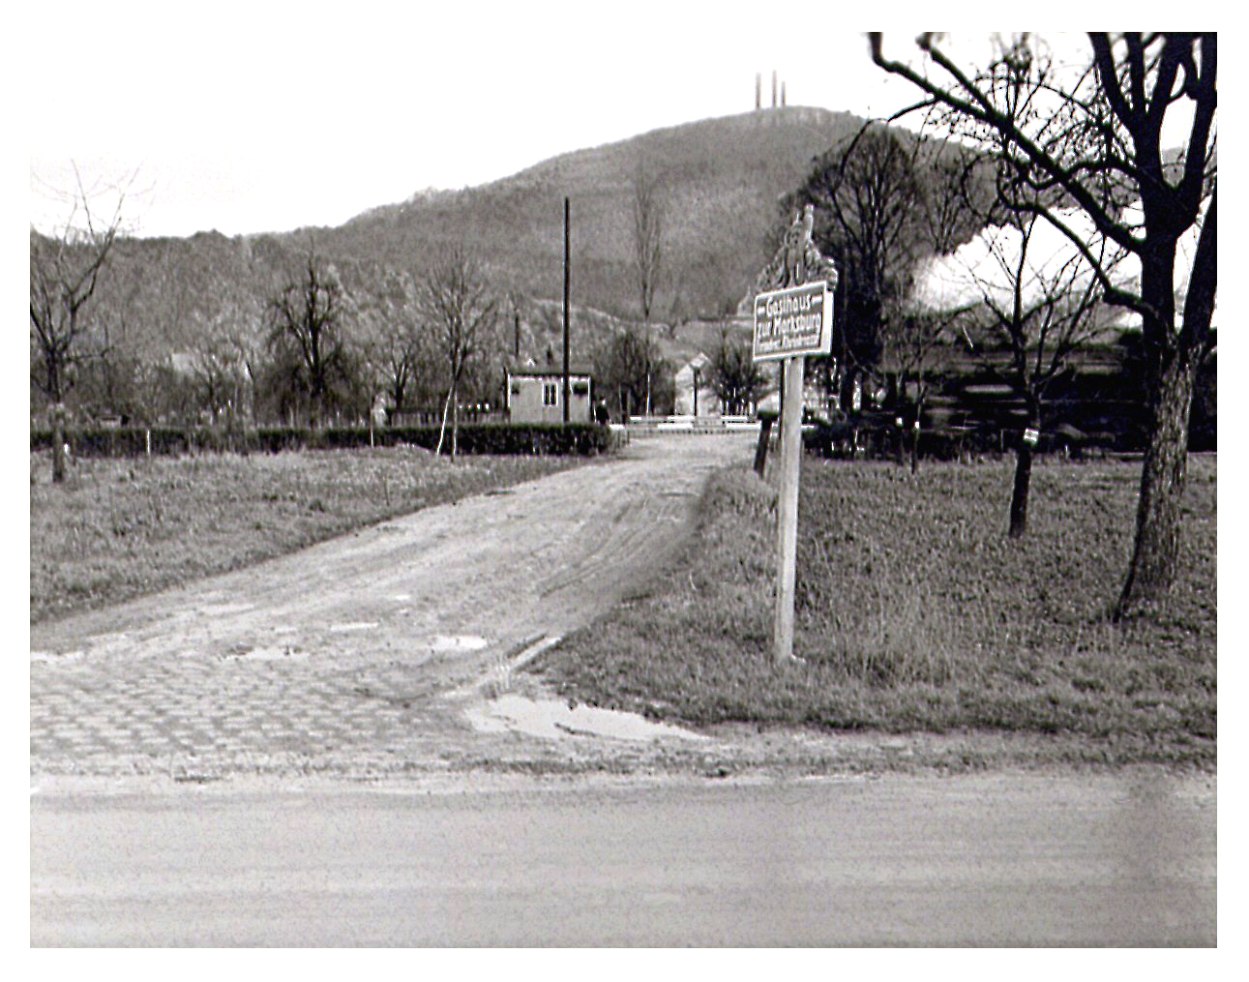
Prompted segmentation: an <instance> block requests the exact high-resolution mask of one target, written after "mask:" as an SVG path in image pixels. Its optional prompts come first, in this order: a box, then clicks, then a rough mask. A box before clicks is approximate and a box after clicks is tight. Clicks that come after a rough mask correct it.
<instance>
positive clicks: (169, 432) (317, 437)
mask: <svg viewBox="0 0 1249 982" xmlns="http://www.w3.org/2000/svg"><path fill="white" fill-rule="evenodd" d="M149 434H150V439H151V452H152V453H153V454H158V455H176V454H184V453H221V452H227V451H229V452H236V453H248V452H256V453H280V452H281V451H284V450H343V449H349V448H356V447H367V446H369V445H370V443H369V430H368V428H367V427H332V428H329V429H324V430H311V429H305V428H299V427H260V428H257V429H249V430H241V431H226V430H221V429H213V428H210V427H190V428H182V427H152V428H151V429H150V430H148V429H146V428H144V427H116V428H110V429H74V428H71V429H70V430H69V433H68V435H67V437H66V439H67V440H68V441H69V444H70V449H71V451H72V452H73V453H74V454H75V455H76V456H79V457H139V456H143V455H144V454H145V453H147V441H148V438H149ZM618 443H619V438H618V437H616V436H615V435H614V434H613V433H612V431H611V430H610V429H609V428H608V427H606V426H597V425H595V424H593V423H570V424H568V425H567V426H564V425H562V424H560V423H532V424H521V423H518V424H511V423H468V424H462V425H461V426H460V427H459V432H458V439H457V450H458V452H459V453H463V454H474V455H476V454H497V455H503V456H513V455H525V456H535V457H544V456H570V455H580V456H593V455H595V454H601V453H609V452H611V451H612V450H614V449H616V447H617V446H618ZM450 444H451V433H450V431H449V430H448V432H447V435H446V439H445V441H444V446H443V453H444V454H445V453H449V452H450ZM373 445H375V446H379V447H394V446H405V445H406V446H417V447H424V448H425V449H427V450H433V449H435V448H436V447H437V446H438V427H437V426H397V427H386V428H378V429H376V430H374V431H373ZM51 446H52V431H51V430H46V429H40V430H31V432H30V449H31V451H32V452H35V451H41V450H48V449H50V448H51Z"/></svg>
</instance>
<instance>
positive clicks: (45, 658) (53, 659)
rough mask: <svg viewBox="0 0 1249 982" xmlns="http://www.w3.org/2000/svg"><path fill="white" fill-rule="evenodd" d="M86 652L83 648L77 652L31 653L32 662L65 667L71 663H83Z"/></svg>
mask: <svg viewBox="0 0 1249 982" xmlns="http://www.w3.org/2000/svg"><path fill="white" fill-rule="evenodd" d="M86 654H87V653H86V652H85V651H83V650H82V649H81V648H80V649H77V650H75V651H33V650H32V651H31V653H30V660H31V661H38V662H48V663H50V664H53V665H64V664H68V663H69V662H74V661H81V660H82V659H83V658H85V657H86Z"/></svg>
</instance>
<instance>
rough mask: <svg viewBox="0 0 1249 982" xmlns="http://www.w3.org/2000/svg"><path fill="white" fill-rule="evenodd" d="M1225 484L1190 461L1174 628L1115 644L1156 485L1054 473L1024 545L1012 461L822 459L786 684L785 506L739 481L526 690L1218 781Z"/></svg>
mask: <svg viewBox="0 0 1249 982" xmlns="http://www.w3.org/2000/svg"><path fill="white" fill-rule="evenodd" d="M1215 476H1216V462H1215V459H1214V458H1213V457H1194V458H1193V459H1192V460H1191V462H1190V471H1189V485H1188V490H1187V492H1186V497H1185V529H1184V540H1183V563H1182V571H1181V574H1180V578H1179V582H1178V583H1177V584H1176V588H1175V591H1174V596H1173V597H1172V598H1171V601H1170V602H1169V603H1168V605H1167V606H1166V609H1165V610H1162V611H1159V612H1157V613H1155V614H1153V615H1151V616H1149V617H1146V618H1140V619H1137V620H1135V621H1133V622H1132V623H1129V624H1126V625H1120V626H1114V625H1112V624H1110V623H1109V622H1108V621H1107V617H1106V615H1107V612H1108V611H1109V609H1110V607H1111V605H1112V604H1113V602H1114V601H1115V599H1116V597H1117V593H1118V590H1119V588H1120V586H1121V585H1122V577H1123V575H1124V573H1125V572H1126V568H1127V560H1128V557H1129V554H1130V548H1131V539H1132V527H1133V519H1134V506H1135V499H1136V488H1137V482H1138V480H1139V465H1138V464H1131V463H1122V462H1098V463H1069V462H1061V461H1057V460H1044V461H1041V462H1038V465H1037V467H1036V470H1035V472H1034V477H1033V493H1032V506H1031V512H1030V531H1029V534H1028V536H1027V538H1026V539H1024V540H1023V541H1010V540H1008V539H1007V538H1006V535H1005V531H1006V526H1007V506H1008V503H1009V496H1010V485H1011V464H1010V462H1009V461H1000V462H992V463H982V464H978V465H974V466H963V465H958V464H948V465H943V464H928V465H925V466H924V467H923V468H922V469H921V471H920V473H919V474H918V475H917V476H912V475H911V474H910V473H909V471H908V470H906V469H904V468H901V467H897V466H895V465H891V464H887V463H863V462H859V463H845V462H835V461H822V460H818V459H814V458H808V459H807V460H805V461H804V462H803V482H802V491H801V499H800V512H799V515H800V517H799V539H800V546H799V555H798V574H797V575H798V583H797V627H796V638H795V653H796V654H797V655H799V656H800V657H801V658H802V659H803V661H802V662H800V663H795V664H793V665H786V666H782V667H779V668H778V667H774V666H773V665H772V663H771V661H770V646H771V624H772V609H771V591H772V582H773V577H774V566H773V563H774V559H773V555H774V551H775V542H774V532H773V522H774V519H773V517H772V514H773V513H772V508H773V501H774V499H775V493H774V491H773V489H772V488H771V487H770V486H769V485H767V484H765V483H763V482H761V481H759V480H758V479H757V478H756V477H755V476H754V475H753V473H751V472H749V471H744V470H743V471H731V472H725V473H722V474H721V475H719V476H717V477H716V478H714V479H713V481H712V483H711V485H710V487H709V488H708V490H707V492H706V494H705V495H704V497H703V499H702V501H701V502H700V519H699V527H698V532H697V534H696V536H695V537H694V539H693V541H692V544H691V546H690V547H689V548H688V550H687V552H686V554H685V556H684V558H683V561H682V562H681V564H680V565H679V567H678V568H676V569H674V570H673V571H671V572H670V573H669V574H667V575H665V576H663V577H662V578H661V579H659V580H657V581H656V582H655V584H654V585H653V587H652V588H651V589H650V591H649V594H648V595H646V596H641V597H637V598H635V599H634V600H633V601H631V602H630V603H628V604H626V605H625V606H623V607H622V608H620V609H618V610H617V611H616V612H615V613H613V614H612V615H610V616H609V617H607V618H606V619H604V620H602V621H600V622H599V623H597V624H596V625H594V626H593V627H592V628H590V629H587V630H584V631H582V632H580V633H578V634H575V635H573V636H571V637H570V638H568V639H567V640H566V641H565V642H564V643H563V644H562V645H561V646H560V647H559V648H557V649H554V650H552V651H551V652H549V653H547V654H546V655H544V656H543V657H542V658H540V659H539V660H537V661H536V662H535V663H533V665H532V666H530V670H531V671H535V672H539V673H541V674H543V675H544V676H545V677H546V678H548V679H549V680H551V681H552V682H554V683H555V684H556V685H557V687H558V688H559V690H560V691H561V693H562V694H563V695H565V696H567V697H569V698H573V699H577V700H581V701H585V702H589V703H592V704H596V705H601V706H610V707H615V708H622V709H630V710H637V711H642V712H645V713H647V714H648V715H651V716H655V717H661V718H665V719H670V720H678V721H687V722H691V723H695V724H711V723H721V722H729V721H746V722H755V723H759V724H764V725H767V724H797V725H807V726H815V727H819V728H825V729H853V730H862V729H876V730H883V731H895V732H901V731H929V732H949V731H961V730H974V729H990V730H1010V731H1016V732H1030V733H1037V734H1065V735H1068V736H1070V735H1075V736H1077V737H1081V738H1083V737H1087V738H1088V739H1087V741H1085V740H1082V739H1081V740H1078V741H1076V743H1077V744H1078V745H1079V746H1080V747H1081V748H1082V749H1081V751H1080V754H1081V756H1082V757H1083V758H1085V759H1088V760H1098V761H1113V762H1128V761H1144V760H1166V761H1173V762H1187V763H1195V764H1199V765H1203V766H1205V765H1209V766H1213V764H1214V760H1215V736H1216V569H1215V544H1216V537H1215V518H1216V516H1215V486H1216V482H1215ZM657 638H662V639H663V641H662V643H656V640H655V639H657ZM1068 742H1069V741H1068Z"/></svg>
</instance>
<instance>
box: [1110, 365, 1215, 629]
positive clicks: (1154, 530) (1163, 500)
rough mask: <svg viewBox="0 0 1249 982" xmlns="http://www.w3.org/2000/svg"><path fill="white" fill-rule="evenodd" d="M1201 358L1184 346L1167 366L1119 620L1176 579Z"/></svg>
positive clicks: (1161, 382)
mask: <svg viewBox="0 0 1249 982" xmlns="http://www.w3.org/2000/svg"><path fill="white" fill-rule="evenodd" d="M1196 376H1197V362H1196V359H1194V358H1192V357H1190V356H1189V353H1188V352H1187V351H1184V350H1183V349H1182V348H1181V349H1180V350H1179V351H1177V352H1176V353H1175V355H1174V356H1173V357H1172V358H1171V359H1169V361H1168V363H1167V364H1166V365H1165V366H1164V367H1163V369H1162V373H1161V378H1160V380H1159V389H1158V401H1157V405H1156V407H1155V409H1154V421H1153V423H1154V425H1153V427H1152V428H1151V432H1150V436H1149V443H1148V445H1147V446H1146V448H1145V460H1144V464H1143V466H1142V467H1141V490H1140V498H1139V501H1138V503H1137V508H1136V541H1135V544H1134V546H1133V551H1132V562H1131V565H1130V566H1129V567H1128V576H1127V580H1126V582H1125V583H1124V584H1123V592H1122V593H1121V594H1120V596H1119V603H1118V604H1117V606H1116V607H1115V611H1114V619H1115V620H1116V621H1117V620H1120V619H1122V618H1124V617H1126V616H1129V615H1131V614H1134V613H1138V612H1140V611H1142V610H1144V609H1146V608H1148V607H1149V606H1150V605H1152V604H1154V603H1155V602H1157V601H1158V600H1160V599H1161V598H1162V597H1163V596H1164V595H1165V594H1166V593H1167V591H1168V590H1170V588H1171V584H1172V582H1173V581H1174V580H1175V567H1176V563H1177V560H1178V557H1179V546H1180V502H1181V499H1182V498H1183V495H1184V480H1185V477H1186V474H1187V468H1188V420H1189V414H1190V413H1191V410H1192V403H1193V386H1194V384H1195V381H1196Z"/></svg>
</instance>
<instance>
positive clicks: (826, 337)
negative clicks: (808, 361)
mask: <svg viewBox="0 0 1249 982" xmlns="http://www.w3.org/2000/svg"><path fill="white" fill-rule="evenodd" d="M832 347H833V305H832V296H831V294H830V293H829V292H828V283H827V282H823V281H821V282H819V283H807V284H805V285H803V286H794V287H789V288H787V289H784V290H772V291H769V292H767V293H760V294H759V295H758V296H756V297H755V341H754V360H755V361H769V360H776V359H781V358H795V357H797V356H799V355H826V354H828V353H829V352H830V351H831V350H832Z"/></svg>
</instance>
